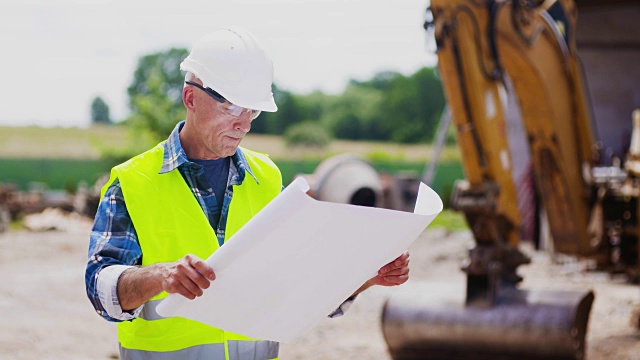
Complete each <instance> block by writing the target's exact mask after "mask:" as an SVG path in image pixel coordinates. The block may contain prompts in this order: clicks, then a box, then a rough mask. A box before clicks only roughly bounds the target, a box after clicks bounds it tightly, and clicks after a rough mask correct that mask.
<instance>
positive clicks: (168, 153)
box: [158, 120, 260, 185]
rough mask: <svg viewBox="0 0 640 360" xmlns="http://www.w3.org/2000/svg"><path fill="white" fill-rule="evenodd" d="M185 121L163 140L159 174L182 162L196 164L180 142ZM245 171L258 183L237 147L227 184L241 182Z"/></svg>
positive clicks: (180, 164)
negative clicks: (189, 157)
mask: <svg viewBox="0 0 640 360" xmlns="http://www.w3.org/2000/svg"><path fill="white" fill-rule="evenodd" d="M185 122H186V121H184V120H183V121H181V122H179V123H178V124H177V125H176V127H175V128H173V131H171V135H169V138H168V139H167V140H166V141H165V142H164V144H163V147H164V158H163V160H162V168H160V171H159V172H158V173H159V174H164V173H168V172H169V171H172V170H174V169H176V168H178V167H180V166H183V165H184V164H188V165H197V164H195V163H192V162H191V161H189V159H188V158H187V154H186V153H185V152H184V149H183V148H182V145H181V144H180V130H182V127H183V126H184V124H185ZM198 166H199V165H198ZM247 172H248V173H249V174H250V175H251V177H253V178H254V180H255V181H256V183H258V184H259V183H260V182H259V181H258V179H257V178H256V177H255V175H253V172H252V171H251V167H250V166H249V163H248V162H247V158H246V157H245V156H244V153H243V152H242V148H240V147H238V148H237V149H236V153H235V154H233V156H232V157H231V163H230V166H229V180H230V183H229V185H240V184H242V182H243V181H244V178H245V174H246V173H247Z"/></svg>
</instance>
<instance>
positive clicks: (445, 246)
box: [0, 222, 640, 360]
mask: <svg viewBox="0 0 640 360" xmlns="http://www.w3.org/2000/svg"><path fill="white" fill-rule="evenodd" d="M89 228H90V224H89V223H88V222H87V223H78V224H77V226H75V227H74V228H73V229H71V230H68V231H64V232H62V231H57V232H43V233H32V232H27V231H12V232H9V233H4V234H0V276H1V281H0V359H117V358H118V355H117V340H116V326H115V325H114V324H112V323H108V322H106V321H104V320H102V319H101V318H100V317H99V316H97V315H96V314H95V313H94V312H93V309H92V307H91V305H90V303H89V301H88V300H87V298H86V295H85V291H84V280H83V277H84V266H85V261H86V260H85V259H86V251H87V237H88V231H89ZM471 244H472V238H471V235H470V234H469V233H468V232H457V233H452V234H449V233H446V232H445V231H444V230H442V229H432V230H427V231H426V232H425V233H424V234H423V235H422V236H421V237H420V238H419V239H418V240H417V241H416V242H415V243H414V245H413V246H412V248H411V249H410V251H411V266H412V273H411V279H410V281H409V282H408V283H407V284H405V285H403V286H405V287H409V286H415V285H417V284H427V285H426V286H427V288H428V284H429V283H431V282H433V283H439V284H442V283H447V284H458V285H459V284H463V283H464V276H463V274H462V273H461V271H460V270H459V267H460V263H461V262H462V261H463V260H464V258H465V257H466V253H467V249H468V247H469V246H470V245H471ZM531 255H532V258H533V262H532V265H529V266H524V267H522V268H521V271H520V273H521V274H522V275H523V276H524V277H525V280H524V282H523V284H522V286H523V287H524V288H544V289H588V288H589V289H593V290H594V291H595V293H596V299H595V302H594V306H593V310H592V312H591V318H590V322H589V332H588V337H587V358H588V359H591V360H594V359H639V358H640V355H638V354H640V332H639V331H638V330H636V329H634V328H633V327H632V326H631V324H630V318H631V313H632V311H633V309H634V308H635V307H636V306H638V305H639V304H640V291H639V288H638V287H637V286H634V285H628V284H626V283H625V282H624V280H623V279H611V278H610V277H609V276H608V275H607V274H603V273H597V272H585V271H584V266H583V265H582V264H581V263H580V262H575V261H573V262H571V261H570V262H565V263H563V264H554V263H552V262H551V261H550V259H549V257H548V256H547V255H546V254H545V253H543V252H537V253H536V252H532V254H531ZM399 290H401V288H374V289H370V290H368V291H367V292H365V293H364V294H362V295H361V296H360V297H359V298H358V300H357V301H356V302H355V304H354V305H353V306H352V307H351V309H350V310H349V312H348V313H347V314H346V315H345V316H343V317H342V318H338V319H325V320H323V321H322V322H321V323H320V324H318V326H317V327H316V328H315V329H313V330H312V331H311V332H310V333H309V334H306V335H305V336H303V337H301V338H300V339H298V341H296V342H295V343H292V344H282V345H281V351H280V354H281V356H280V358H281V359H323V360H331V359H336V360H338V359H341V360H342V359H381V360H385V359H390V356H389V354H388V352H387V349H386V344H385V341H384V338H383V335H382V331H381V324H380V316H381V312H382V306H383V304H384V302H385V300H386V299H387V298H388V297H389V296H391V295H393V294H394V292H395V291H399Z"/></svg>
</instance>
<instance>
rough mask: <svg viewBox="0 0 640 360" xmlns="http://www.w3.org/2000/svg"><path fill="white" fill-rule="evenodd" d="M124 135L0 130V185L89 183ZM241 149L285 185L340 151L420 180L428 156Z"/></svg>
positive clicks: (363, 148) (348, 145) (269, 146)
mask: <svg viewBox="0 0 640 360" xmlns="http://www.w3.org/2000/svg"><path fill="white" fill-rule="evenodd" d="M129 136H130V135H129V134H128V133H127V131H126V129H125V128H124V127H121V126H95V127H92V128H90V129H65V128H38V127H0V183H14V184H16V185H17V186H18V187H19V188H20V189H22V190H26V189H27V188H28V187H29V184H30V183H31V182H41V183H46V184H48V186H49V188H51V189H67V190H70V191H73V190H75V188H76V187H77V185H78V183H79V182H80V181H84V182H86V183H87V184H89V185H92V184H93V183H94V182H95V181H96V180H97V179H98V177H100V176H101V175H102V174H105V173H107V172H108V171H109V169H110V168H111V167H112V166H113V165H115V163H113V161H111V162H110V161H109V160H104V159H101V149H105V148H110V149H118V148H124V147H126V145H127V143H128V141H129ZM243 146H246V147H248V148H252V149H257V150H259V151H263V152H266V153H268V154H270V156H271V157H272V158H273V159H274V161H275V162H276V163H277V164H278V166H279V167H280V169H281V171H282V175H283V181H284V183H285V184H288V183H289V182H290V181H291V180H292V179H293V177H294V176H296V175H298V174H310V173H312V172H313V171H314V169H315V168H316V167H317V166H318V164H319V163H320V162H321V161H322V160H323V159H325V158H327V157H329V156H331V155H334V154H338V153H344V152H351V153H356V154H359V155H361V156H363V157H365V158H367V159H368V160H369V161H370V162H371V164H372V165H373V167H374V168H376V170H377V171H379V172H384V173H390V174H400V173H410V174H412V175H414V176H418V177H419V176H420V175H421V174H422V172H423V171H424V169H425V166H426V164H427V159H429V156H430V154H431V152H432V149H431V147H430V146H428V145H401V144H390V143H375V142H355V141H338V140H336V141H334V142H333V143H332V144H331V145H330V146H329V147H328V148H326V149H323V150H322V151H318V150H310V149H289V148H287V147H286V146H285V145H284V143H283V141H282V140H281V139H280V137H278V136H270V135H249V136H247V138H246V139H245V140H244V142H243ZM459 159H460V155H459V152H458V149H457V148H455V147H449V148H446V149H445V150H444V151H443V155H442V156H441V160H440V161H441V164H440V165H439V166H438V168H437V171H436V174H435V179H434V183H433V185H432V187H433V188H434V190H436V192H438V193H439V194H440V196H441V197H442V198H443V200H444V201H445V203H447V202H448V198H449V194H450V192H451V188H452V186H453V182H454V181H455V180H456V179H459V178H462V177H463V172H462V167H461V164H460V160H459Z"/></svg>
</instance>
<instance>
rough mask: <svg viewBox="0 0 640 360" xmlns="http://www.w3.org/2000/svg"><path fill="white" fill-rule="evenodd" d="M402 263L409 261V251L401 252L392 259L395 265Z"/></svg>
mask: <svg viewBox="0 0 640 360" xmlns="http://www.w3.org/2000/svg"><path fill="white" fill-rule="evenodd" d="M404 263H407V264H408V263H409V252H408V251H405V252H403V253H402V255H400V256H398V257H397V258H396V259H395V260H394V261H393V264H394V265H395V266H400V265H402V264H404Z"/></svg>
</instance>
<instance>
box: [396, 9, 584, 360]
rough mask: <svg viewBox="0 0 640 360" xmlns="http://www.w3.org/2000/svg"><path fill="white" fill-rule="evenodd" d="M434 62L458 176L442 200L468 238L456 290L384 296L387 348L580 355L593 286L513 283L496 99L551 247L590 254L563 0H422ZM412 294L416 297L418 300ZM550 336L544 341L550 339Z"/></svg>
mask: <svg viewBox="0 0 640 360" xmlns="http://www.w3.org/2000/svg"><path fill="white" fill-rule="evenodd" d="M430 9H431V13H432V14H433V22H431V23H430V24H428V25H429V26H432V27H433V29H434V34H435V39H436V44H437V55H438V60H439V61H438V66H439V70H440V74H441V77H442V81H443V85H444V90H445V95H446V98H447V102H448V105H449V107H450V109H451V113H452V118H453V121H454V124H455V126H456V132H457V139H458V144H459V146H460V149H461V153H462V162H463V167H464V172H465V177H466V179H465V180H464V181H460V182H458V183H457V184H456V186H455V188H454V193H453V196H452V207H453V208H454V209H457V210H459V211H462V212H463V213H464V215H465V217H466V220H467V222H468V224H469V227H470V229H471V231H472V232H473V235H474V239H475V242H476V246H475V247H474V248H473V249H471V250H470V254H469V261H468V264H467V265H466V266H465V267H464V269H463V270H464V271H465V272H466V274H467V285H466V296H465V299H464V300H463V301H460V302H459V303H455V301H454V300H452V299H451V298H443V299H442V301H440V302H439V303H438V301H435V300H434V298H435V296H430V298H429V299H428V300H427V299H425V296H420V295H418V294H410V295H407V293H405V297H404V298H401V297H396V298H392V299H391V300H389V301H388V302H387V304H386V305H385V310H384V314H383V332H384V334H385V339H386V340H387V344H388V345H389V349H390V352H391V354H392V357H393V358H394V359H396V360H397V359H418V358H419V359H430V358H434V359H435V358H447V359H457V358H461V359H462V358H474V359H481V358H487V359H494V358H500V359H529V358H532V359H533V358H535V359H582V358H583V356H584V337H585V333H586V327H587V320H588V316H589V312H590V309H591V304H592V302H593V298H594V296H593V293H592V292H591V291H582V292H548V291H547V292H545V291H531V290H529V291H524V290H520V289H518V288H517V284H518V283H519V282H520V280H521V278H520V277H519V276H518V274H517V268H518V266H520V265H522V264H526V263H527V262H528V261H529V259H528V258H527V257H526V256H525V255H524V254H522V253H521V252H520V250H519V249H518V245H519V241H520V240H519V239H520V236H519V230H520V221H521V220H520V213H519V211H518V207H517V201H516V200H517V194H516V186H515V184H514V180H513V169H512V167H513V164H512V157H511V151H510V144H509V139H508V138H507V131H506V126H507V125H506V124H507V118H506V117H507V111H506V110H507V109H506V99H507V96H508V94H509V93H513V94H514V96H515V98H516V100H517V104H518V105H519V109H520V117H521V119H522V122H523V125H524V129H525V132H526V138H527V140H528V148H529V153H530V158H531V163H532V168H533V174H534V178H535V188H536V191H537V192H538V194H540V198H541V199H542V207H543V208H544V209H545V210H546V213H547V214H548V219H549V226H550V230H551V234H552V238H553V240H554V245H555V249H556V250H557V251H560V252H564V253H568V254H575V255H589V254H592V253H593V252H594V247H593V245H592V242H591V241H590V238H589V234H588V232H587V228H588V222H589V217H590V209H591V203H592V199H591V197H592V184H591V178H590V174H591V166H592V164H593V161H594V159H595V152H594V140H593V136H592V129H591V118H590V110H589V101H588V98H587V95H586V90H585V87H584V82H583V79H582V69H581V66H580V61H579V59H578V56H577V51H576V45H575V40H574V36H575V28H576V20H577V10H576V7H575V4H574V2H573V1H571V0H548V1H536V0H488V1H480V0H431V7H430ZM416 299H425V300H424V302H422V303H421V304H420V303H418V302H416V301H417V300H416ZM550 345H553V346H550Z"/></svg>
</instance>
